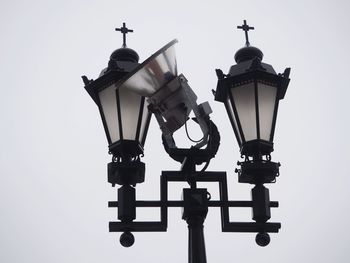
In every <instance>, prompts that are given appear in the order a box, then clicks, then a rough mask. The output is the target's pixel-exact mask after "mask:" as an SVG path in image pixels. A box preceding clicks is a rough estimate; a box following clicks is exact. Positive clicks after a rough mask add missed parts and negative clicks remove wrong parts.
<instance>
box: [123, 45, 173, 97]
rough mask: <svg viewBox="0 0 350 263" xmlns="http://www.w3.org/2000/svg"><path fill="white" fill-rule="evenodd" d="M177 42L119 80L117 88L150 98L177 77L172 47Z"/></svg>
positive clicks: (166, 46)
mask: <svg viewBox="0 0 350 263" xmlns="http://www.w3.org/2000/svg"><path fill="white" fill-rule="evenodd" d="M177 42H178V41H177V39H174V40H172V41H171V42H169V43H168V44H166V45H165V46H164V47H162V48H161V49H159V50H158V51H157V52H156V53H154V54H153V55H152V56H150V57H149V58H148V59H146V60H145V61H144V62H143V63H142V64H140V65H139V66H137V67H136V68H135V70H133V71H132V72H131V73H130V74H128V75H127V77H126V79H122V80H121V83H120V84H119V85H118V86H119V88H120V89H124V88H126V89H129V90H132V91H134V92H136V93H137V94H139V95H141V96H145V97H150V96H151V95H152V94H154V93H155V92H156V91H158V90H159V89H160V88H162V87H163V86H164V85H166V84H167V83H168V82H170V81H171V80H173V79H174V78H175V77H177V63H176V56H175V47H174V45H175V44H176V43H177Z"/></svg>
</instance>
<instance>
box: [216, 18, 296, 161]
mask: <svg viewBox="0 0 350 263" xmlns="http://www.w3.org/2000/svg"><path fill="white" fill-rule="evenodd" d="M245 25H246V24H245ZM246 26H247V25H246ZM242 27H243V28H246V27H244V25H243V26H242ZM242 27H239V28H242ZM247 28H248V29H252V28H251V27H248V26H247ZM247 28H246V29H247ZM246 31H248V30H246ZM246 36H247V35H246ZM262 58H263V53H262V52H261V51H260V50H259V49H258V48H256V47H252V46H250V44H249V41H248V38H247V42H246V46H245V47H243V48H241V49H240V50H238V51H237V52H236V54H235V60H236V62H237V64H236V65H233V66H232V67H231V69H230V71H229V73H228V74H227V75H224V74H223V73H222V71H221V70H216V72H217V75H218V78H219V80H218V85H217V90H216V96H215V100H217V101H221V102H223V103H224V104H225V107H226V110H227V113H228V116H229V119H230V121H231V124H232V127H233V130H234V132H235V135H236V138H237V141H238V144H239V146H240V148H241V153H242V155H245V156H247V157H248V156H251V157H258V156H261V155H269V154H270V153H271V152H272V151H273V136H274V130H275V124H276V117H277V110H278V103H279V100H281V99H283V98H284V95H285V93H286V90H287V86H288V83H289V78H288V77H289V72H290V69H289V68H287V69H286V70H285V72H284V73H283V74H276V72H275V70H274V69H273V68H272V66H271V65H269V64H266V63H263V62H261V61H262Z"/></svg>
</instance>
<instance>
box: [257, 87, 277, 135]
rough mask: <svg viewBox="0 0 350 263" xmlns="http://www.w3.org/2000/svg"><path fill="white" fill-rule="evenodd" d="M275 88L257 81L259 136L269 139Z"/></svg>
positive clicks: (275, 93)
mask: <svg viewBox="0 0 350 263" xmlns="http://www.w3.org/2000/svg"><path fill="white" fill-rule="evenodd" d="M276 95H277V88H276V87H274V86H271V85H267V84H263V83H258V99H259V102H258V104H259V126H260V138H261V139H262V140H266V141H270V136H271V131H272V130H271V129H272V121H273V114H274V110H275V102H276Z"/></svg>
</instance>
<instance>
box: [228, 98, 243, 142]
mask: <svg viewBox="0 0 350 263" xmlns="http://www.w3.org/2000/svg"><path fill="white" fill-rule="evenodd" d="M226 110H227V114H228V116H229V118H230V120H231V124H232V126H233V127H232V128H233V130H234V131H235V135H236V137H237V136H238V137H237V138H236V139H237V141H238V144H239V145H241V144H242V138H241V134H240V132H239V129H238V125H237V120H236V116H235V113H234V111H233V108H232V104H231V102H230V99H227V102H226Z"/></svg>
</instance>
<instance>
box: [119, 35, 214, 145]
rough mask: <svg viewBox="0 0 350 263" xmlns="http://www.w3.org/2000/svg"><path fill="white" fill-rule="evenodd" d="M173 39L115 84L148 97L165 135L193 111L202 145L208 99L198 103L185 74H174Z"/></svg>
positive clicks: (206, 130) (204, 141)
mask: <svg viewBox="0 0 350 263" xmlns="http://www.w3.org/2000/svg"><path fill="white" fill-rule="evenodd" d="M177 42H178V41H177V40H176V39H174V40H172V41H171V42H169V43H168V44H166V45H165V46H164V47H162V48H161V49H159V50H158V51H157V52H156V53H154V54H153V55H152V56H150V57H149V58H148V59H146V60H145V61H144V62H143V63H142V64H140V65H139V66H137V67H136V68H135V70H134V71H132V72H131V73H130V74H128V75H127V76H125V78H123V79H122V80H121V81H120V83H119V84H118V86H119V89H127V90H131V91H134V92H135V93H137V94H139V95H141V96H145V97H148V102H149V104H150V106H149V108H150V109H151V111H152V112H153V113H154V114H155V116H156V119H157V121H158V124H159V126H160V128H161V130H162V132H163V135H164V136H166V137H167V136H168V137H169V136H172V134H173V133H174V132H175V131H176V130H178V129H179V128H181V127H182V126H183V125H184V124H185V123H186V121H187V120H188V116H189V114H190V113H191V111H192V110H193V112H194V114H195V116H196V118H197V121H198V124H199V126H200V128H201V130H202V132H203V135H204V136H203V140H202V141H201V142H200V143H199V144H197V145H196V147H202V146H204V145H205V144H206V142H207V137H208V127H207V126H208V125H207V124H206V122H205V121H204V118H205V116H208V115H209V114H210V113H211V109H210V106H209V104H208V103H207V102H205V103H202V104H201V105H197V103H196V100H197V96H196V94H195V93H194V92H193V90H192V89H191V88H190V86H189V85H188V84H187V79H186V78H185V76H184V75H182V74H180V75H178V73H177V63H176V56H175V47H174V45H175V44H176V43H177Z"/></svg>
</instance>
